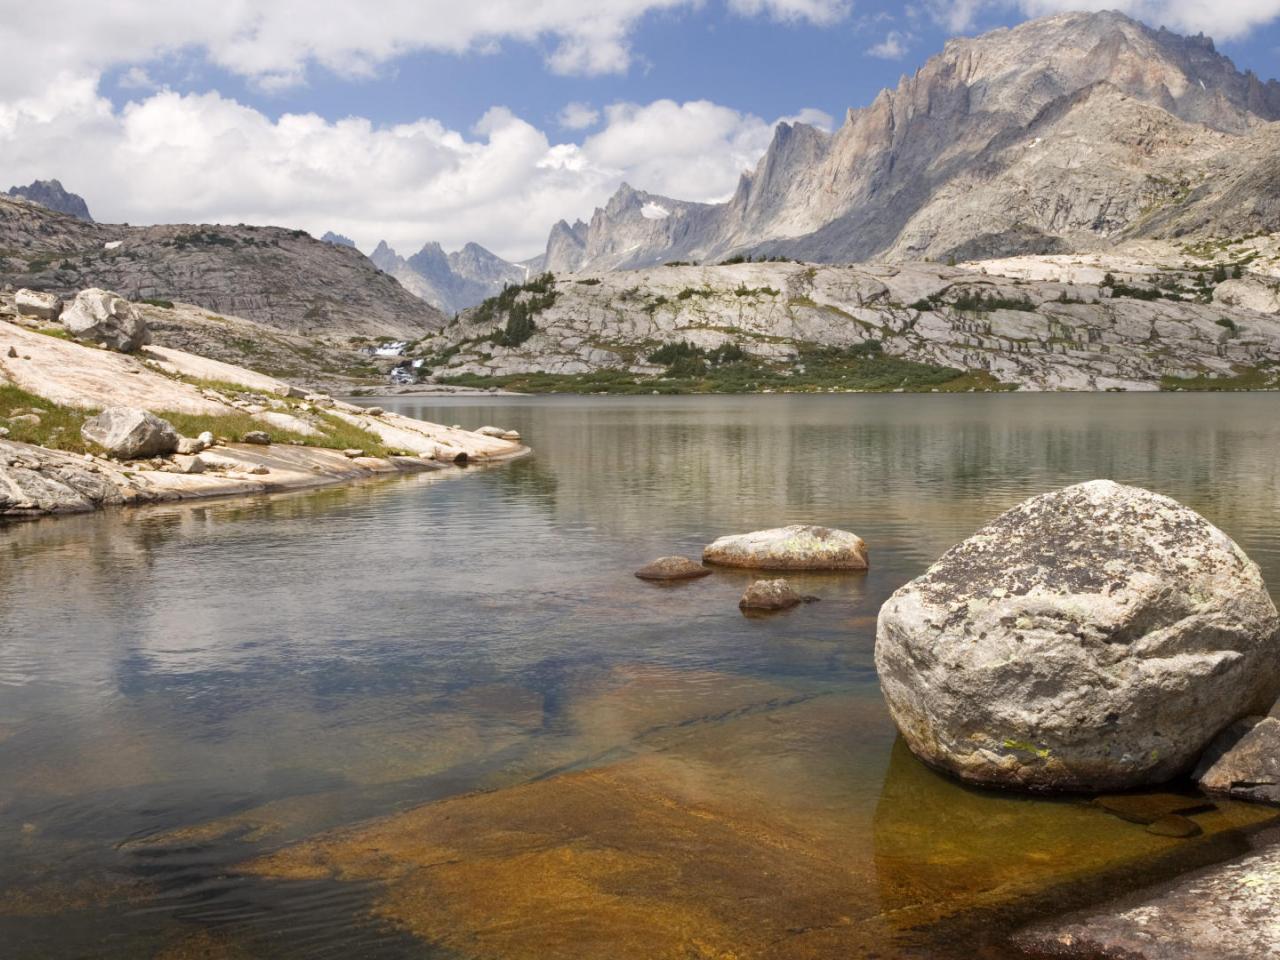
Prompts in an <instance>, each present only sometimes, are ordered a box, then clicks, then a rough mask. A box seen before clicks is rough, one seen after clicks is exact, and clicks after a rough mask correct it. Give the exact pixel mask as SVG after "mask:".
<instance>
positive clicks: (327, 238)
mask: <svg viewBox="0 0 1280 960" xmlns="http://www.w3.org/2000/svg"><path fill="white" fill-rule="evenodd" d="M320 239H321V240H323V241H324V242H325V243H332V244H333V245H334V246H336V247H354V246H355V245H356V242H355V241H354V240H352V239H351V238H350V237H344V236H343V235H342V234H340V233H334V232H333V231H332V230H328V231H326V232H325V235H324V236H323V237H321V238H320Z"/></svg>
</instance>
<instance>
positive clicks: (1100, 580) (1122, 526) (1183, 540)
mask: <svg viewBox="0 0 1280 960" xmlns="http://www.w3.org/2000/svg"><path fill="white" fill-rule="evenodd" d="M876 667H877V669H878V670H879V673H880V683H881V687H882V689H883V691H884V695H885V699H886V700H887V701H888V704H889V709H890V712H891V713H892V714H893V718H894V720H895V721H896V722H897V724H898V728H899V730H901V732H902V735H903V737H904V739H905V740H906V742H907V744H908V745H909V746H910V747H911V749H912V751H914V752H915V754H916V755H917V756H919V757H920V758H921V759H923V760H924V761H925V762H927V763H929V764H931V765H933V766H935V767H938V768H940V769H942V770H945V771H948V772H950V773H952V774H954V775H956V776H958V777H960V778H962V779H964V780H967V781H971V782H974V783H979V784H985V785H991V786H1008V787H1017V788H1024V789H1029V790H1036V791H1100V790H1120V789H1128V788H1132V787H1138V786H1143V785H1146V784H1154V783H1161V782H1164V781H1166V780H1169V779H1171V778H1172V777H1174V776H1177V775H1179V774H1182V773H1185V772H1187V771H1189V770H1190V769H1191V767H1192V766H1193V765H1194V764H1195V762H1196V759H1197V758H1198V757H1199V755H1200V754H1201V752H1202V751H1203V750H1204V748H1205V747H1206V746H1207V745H1208V744H1209V743H1210V741H1212V740H1213V738H1214V737H1215V736H1216V735H1217V734H1218V733H1219V732H1220V731H1221V730H1223V729H1224V728H1225V727H1227V726H1229V725H1230V724H1231V723H1233V722H1235V721H1236V720H1238V719H1240V718H1242V717H1245V716H1249V715H1250V714H1254V713H1260V712H1264V711H1265V710H1266V709H1267V708H1268V707H1269V706H1270V704H1271V703H1272V702H1273V701H1274V700H1275V699H1276V694H1277V692H1280V618H1278V617H1277V613H1276V608H1275V605H1274V604H1273V603H1272V601H1271V598H1270V596H1269V595H1268V594H1267V589H1266V587H1265V585H1264V584H1263V582H1262V576H1261V574H1260V573H1259V571H1258V567H1257V565H1255V564H1254V563H1253V562H1252V561H1250V560H1249V558H1248V557H1247V556H1245V554H1244V552H1243V551H1242V550H1241V549H1240V548H1239V547H1238V546H1237V545H1236V544H1235V543H1234V542H1233V541H1232V540H1231V538H1230V537H1228V536H1227V535H1226V534H1224V533H1223V532H1222V531H1221V530H1218V529H1217V528H1215V527H1214V526H1212V525H1211V524H1210V523H1209V522H1208V521H1207V520H1205V519H1204V518H1203V517H1201V516H1199V515H1198V514H1196V513H1194V512H1193V511H1191V510H1188V509H1187V508H1185V507H1183V506H1181V505H1179V504H1178V503H1176V502H1174V501H1173V500H1170V499H1168V498H1167V497H1162V496H1158V495H1156V494H1154V493H1150V492H1148V491H1146V490H1140V489H1137V488H1135V487H1125V486H1121V485H1119V484H1116V483H1112V482H1110V481H1107V480H1095V481H1093V482H1091V483H1085V484H1081V485H1079V486H1075V487H1069V488H1067V489H1065V490H1060V491H1058V492H1056V493H1050V494H1045V495H1044V496H1039V497H1035V498H1033V499H1031V500H1028V501H1026V502H1025V503H1023V504H1021V505H1020V506H1018V507H1015V508H1014V509H1013V510H1010V511H1009V512H1008V513H1006V514H1005V515H1004V516H1002V517H1000V518H999V519H997V520H996V521H994V522H993V523H992V524H990V525H989V526H987V527H985V528H984V529H982V530H980V531H979V532H978V533H976V534H975V535H974V536H972V537H970V538H969V539H968V540H966V541H965V542H963V543H961V544H960V545H958V546H956V547H953V548H952V549H951V550H949V551H948V552H947V553H946V554H945V555H943V557H942V559H940V560H939V561H938V562H937V563H936V564H934V565H933V567H931V568H930V569H929V571H928V572H927V573H925V575H924V576H922V577H920V578H919V579H917V580H914V581H912V582H911V583H909V584H907V585H906V586H905V587H903V588H902V589H900V590H899V591H898V592H897V593H895V594H894V595H893V596H892V597H890V598H889V600H888V602H887V603H885V605H884V607H883V608H882V609H881V611H880V620H879V627H878V630H877V634H876Z"/></svg>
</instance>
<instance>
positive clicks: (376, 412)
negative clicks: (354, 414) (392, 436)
mask: <svg viewBox="0 0 1280 960" xmlns="http://www.w3.org/2000/svg"><path fill="white" fill-rule="evenodd" d="M364 412H365V413H367V414H368V415H369V416H371V417H380V416H382V415H383V414H384V413H386V411H385V410H383V409H382V408H381V407H366V408H365V410H364Z"/></svg>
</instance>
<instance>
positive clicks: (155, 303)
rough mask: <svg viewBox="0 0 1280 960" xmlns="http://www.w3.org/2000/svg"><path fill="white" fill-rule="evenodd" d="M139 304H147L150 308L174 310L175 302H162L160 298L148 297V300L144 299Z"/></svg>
mask: <svg viewBox="0 0 1280 960" xmlns="http://www.w3.org/2000/svg"><path fill="white" fill-rule="evenodd" d="M138 302H139V303H145V304H146V305H147V306H149V307H163V308H164V309H165V310H172V309H173V301H172V300H160V299H158V298H156V297H146V298H144V299H142V300H139V301H138Z"/></svg>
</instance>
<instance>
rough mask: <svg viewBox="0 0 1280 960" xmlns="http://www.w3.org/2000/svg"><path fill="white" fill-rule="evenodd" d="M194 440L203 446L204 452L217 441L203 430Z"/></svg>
mask: <svg viewBox="0 0 1280 960" xmlns="http://www.w3.org/2000/svg"><path fill="white" fill-rule="evenodd" d="M196 439H197V440H199V441H200V442H201V443H203V444H204V446H205V449H206V450H207V449H208V448H209V447H212V446H213V445H214V444H215V443H217V442H218V441H217V439H216V438H215V437H214V435H213V434H212V433H210V432H209V431H208V430H205V431H204V432H203V433H201V434H200V435H199V436H198V437H196Z"/></svg>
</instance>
